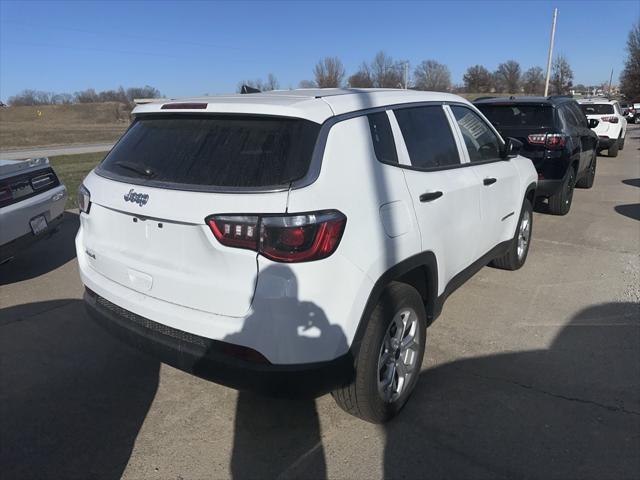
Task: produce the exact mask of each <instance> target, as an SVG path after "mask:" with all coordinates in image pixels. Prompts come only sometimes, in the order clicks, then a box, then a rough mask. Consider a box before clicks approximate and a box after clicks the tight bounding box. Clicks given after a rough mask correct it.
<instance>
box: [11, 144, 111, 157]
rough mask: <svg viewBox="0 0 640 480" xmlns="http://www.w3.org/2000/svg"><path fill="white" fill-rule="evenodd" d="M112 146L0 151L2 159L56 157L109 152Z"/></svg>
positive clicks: (87, 145) (72, 146)
mask: <svg viewBox="0 0 640 480" xmlns="http://www.w3.org/2000/svg"><path fill="white" fill-rule="evenodd" d="M112 147H113V142H111V143H87V144H79V145H61V146H55V147H39V148H26V149H20V150H2V151H0V160H23V159H25V158H34V157H54V156H56V155H75V154H79V153H94V152H107V151H109V150H111V148H112Z"/></svg>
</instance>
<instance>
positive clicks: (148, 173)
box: [116, 162, 155, 177]
mask: <svg viewBox="0 0 640 480" xmlns="http://www.w3.org/2000/svg"><path fill="white" fill-rule="evenodd" d="M116 165H118V166H119V167H122V168H125V169H127V170H131V171H132V172H136V173H138V174H140V175H142V176H145V177H153V175H154V174H155V172H154V171H153V170H151V168H149V167H141V166H140V165H136V164H135V163H132V162H116Z"/></svg>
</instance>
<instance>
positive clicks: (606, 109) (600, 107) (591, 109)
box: [580, 103, 614, 115]
mask: <svg viewBox="0 0 640 480" xmlns="http://www.w3.org/2000/svg"><path fill="white" fill-rule="evenodd" d="M580 108H581V109H582V112H583V113H584V114H585V115H606V114H608V113H614V112H613V105H611V104H609V103H582V104H580Z"/></svg>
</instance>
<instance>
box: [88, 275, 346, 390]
mask: <svg viewBox="0 0 640 480" xmlns="http://www.w3.org/2000/svg"><path fill="white" fill-rule="evenodd" d="M84 300H85V305H86V307H87V311H88V312H89V314H90V316H91V317H92V318H93V319H94V320H95V321H96V322H97V323H98V324H99V325H101V326H102V327H103V328H105V329H106V330H107V331H109V332H110V333H111V334H112V335H114V336H115V337H117V338H119V339H120V340H122V341H123V342H125V343H127V344H129V345H131V346H133V347H135V348H137V349H139V350H142V351H144V352H146V353H148V354H151V355H152V356H154V357H155V358H158V359H159V360H161V361H162V362H164V363H167V364H168V365H171V366H173V367H176V368H178V369H180V370H183V371H186V372H189V373H191V374H194V375H196V376H198V377H201V378H205V379H207V380H211V381H213V382H216V383H220V384H222V385H226V386H229V387H232V388H236V389H239V390H253V391H258V392H262V393H266V394H270V395H275V396H301V395H302V396H318V395H321V394H324V393H327V392H329V391H331V390H332V389H334V388H336V387H337V386H339V385H342V384H344V383H346V382H347V381H349V380H350V379H351V377H352V375H353V357H352V355H351V353H347V354H345V355H342V356H341V357H338V358H336V359H335V360H331V361H327V362H318V363H306V364H300V365H274V364H271V363H269V362H268V361H267V360H266V359H265V358H264V357H263V356H262V355H260V354H259V353H258V352H256V351H254V350H251V349H248V348H242V347H238V346H237V345H233V344H229V343H226V342H222V341H217V340H212V339H209V338H205V337H201V336H198V335H194V334H191V333H187V332H184V331H182V330H177V329H174V328H171V327H168V326H166V325H163V324H160V323H157V322H154V321H152V320H150V319H148V318H144V317H142V316H140V315H137V314H135V313H133V312H130V311H128V310H125V309H124V308H121V307H119V306H117V305H115V304H113V303H111V302H109V301H108V300H106V299H105V298H103V297H101V296H100V295H98V294H96V293H94V292H93V291H91V290H89V289H88V288H87V289H86V290H85V294H84Z"/></svg>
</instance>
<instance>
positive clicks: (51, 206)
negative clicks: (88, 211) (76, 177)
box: [0, 158, 67, 263]
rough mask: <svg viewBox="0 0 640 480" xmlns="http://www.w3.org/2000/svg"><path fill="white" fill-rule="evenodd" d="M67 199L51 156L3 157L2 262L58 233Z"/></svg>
mask: <svg viewBox="0 0 640 480" xmlns="http://www.w3.org/2000/svg"><path fill="white" fill-rule="evenodd" d="M66 200H67V190H66V188H65V186H64V185H63V184H62V183H60V180H59V179H58V177H57V176H56V174H55V172H54V171H53V169H52V168H51V166H50V165H49V159H47V158H34V159H29V160H0V263H4V262H6V261H8V260H10V259H11V258H12V257H13V256H14V255H16V254H17V253H18V252H19V251H21V250H23V249H24V248H26V247H28V246H29V245H31V244H33V243H35V242H36V241H38V240H41V239H43V238H48V237H49V236H50V234H51V233H54V232H55V231H56V230H57V228H58V226H59V225H60V223H61V222H62V215H63V213H64V206H65V202H66Z"/></svg>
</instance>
